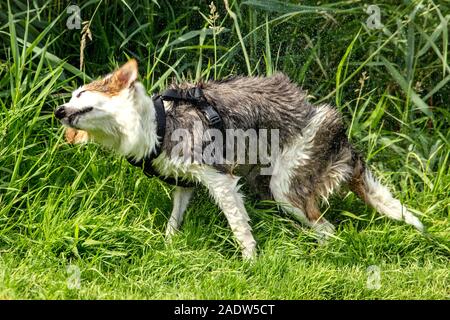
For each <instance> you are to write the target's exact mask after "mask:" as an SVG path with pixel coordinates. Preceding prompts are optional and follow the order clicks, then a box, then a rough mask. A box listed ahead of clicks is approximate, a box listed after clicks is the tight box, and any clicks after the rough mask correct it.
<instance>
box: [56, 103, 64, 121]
mask: <svg viewBox="0 0 450 320" xmlns="http://www.w3.org/2000/svg"><path fill="white" fill-rule="evenodd" d="M65 116H66V109H65V107H64V106H62V107H59V108H58V109H56V110H55V117H56V118H57V119H60V120H61V119H62V118H64V117H65Z"/></svg>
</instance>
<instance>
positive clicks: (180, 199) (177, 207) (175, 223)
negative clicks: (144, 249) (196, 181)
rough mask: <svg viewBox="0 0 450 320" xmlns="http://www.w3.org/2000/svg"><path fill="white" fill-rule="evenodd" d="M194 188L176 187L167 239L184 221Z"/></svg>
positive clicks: (173, 194)
mask: <svg viewBox="0 0 450 320" xmlns="http://www.w3.org/2000/svg"><path fill="white" fill-rule="evenodd" d="M193 191H194V189H193V188H182V187H176V188H175V190H174V191H173V193H172V198H173V209H172V213H171V215H170V219H169V222H168V223H167V228H166V239H167V240H170V238H171V237H172V236H173V235H174V234H175V232H176V231H178V229H179V227H180V225H181V222H182V221H183V215H184V212H185V211H186V208H187V206H188V204H189V200H190V199H191V197H192V193H193Z"/></svg>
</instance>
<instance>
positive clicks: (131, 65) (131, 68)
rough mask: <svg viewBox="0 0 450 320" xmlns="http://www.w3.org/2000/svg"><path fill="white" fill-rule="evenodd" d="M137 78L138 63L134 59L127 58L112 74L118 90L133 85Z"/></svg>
mask: <svg viewBox="0 0 450 320" xmlns="http://www.w3.org/2000/svg"><path fill="white" fill-rule="evenodd" d="M137 78H138V65H137V61H136V60H135V59H131V60H129V61H128V62H127V63H125V64H124V65H123V66H121V67H120V68H119V69H117V70H116V71H115V72H114V73H113V75H112V81H113V83H114V86H115V87H116V88H118V89H120V90H122V89H127V88H129V87H131V86H132V85H133V83H134V82H135V81H136V80H137Z"/></svg>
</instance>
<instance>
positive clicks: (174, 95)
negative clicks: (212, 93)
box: [127, 87, 223, 188]
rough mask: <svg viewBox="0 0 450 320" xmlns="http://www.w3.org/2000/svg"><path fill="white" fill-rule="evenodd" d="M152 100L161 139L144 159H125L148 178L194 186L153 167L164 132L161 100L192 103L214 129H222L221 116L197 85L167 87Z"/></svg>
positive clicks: (180, 185)
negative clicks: (164, 174)
mask: <svg viewBox="0 0 450 320" xmlns="http://www.w3.org/2000/svg"><path fill="white" fill-rule="evenodd" d="M152 100H153V105H154V107H155V113H156V123H157V126H158V127H157V130H156V134H157V135H158V137H160V138H161V141H160V143H159V145H157V146H156V148H155V150H154V151H153V152H152V153H150V154H149V155H148V156H146V157H145V158H144V159H142V160H140V161H135V160H134V159H133V158H131V157H129V158H127V160H128V162H129V163H130V164H132V165H133V166H135V167H139V168H141V169H142V170H143V171H144V173H145V175H146V176H148V177H149V178H152V177H158V178H159V179H160V180H162V181H164V182H166V183H168V184H171V185H175V186H179V187H185V188H189V187H193V186H195V183H194V182H191V181H184V180H177V179H175V178H173V177H163V176H161V175H160V174H159V172H157V171H156V170H155V169H154V168H153V165H152V161H153V160H155V159H156V158H157V157H158V156H159V155H160V154H161V151H162V145H163V141H164V136H165V134H166V111H165V110H164V102H163V101H164V100H166V101H174V102H188V103H190V104H192V105H194V106H195V107H196V108H198V109H199V110H200V111H201V112H202V113H203V115H204V116H205V118H206V120H207V121H208V123H209V125H210V126H211V127H213V128H215V129H219V130H222V129H223V123H222V118H221V117H220V115H219V114H218V113H217V111H216V109H215V108H214V107H213V106H212V105H211V104H209V103H208V101H207V100H206V98H205V96H204V95H203V91H202V89H201V88H199V87H193V88H190V89H187V90H181V89H168V90H166V91H164V92H163V93H162V94H160V95H154V96H153V97H152Z"/></svg>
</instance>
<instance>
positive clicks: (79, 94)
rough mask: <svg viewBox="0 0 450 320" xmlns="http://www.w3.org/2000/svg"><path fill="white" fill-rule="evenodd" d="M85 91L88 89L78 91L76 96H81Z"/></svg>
mask: <svg viewBox="0 0 450 320" xmlns="http://www.w3.org/2000/svg"><path fill="white" fill-rule="evenodd" d="M83 92H86V90H83V91H80V92H78V93H77V95H76V97H77V98H79V97H80V96H81V94H82V93H83Z"/></svg>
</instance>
